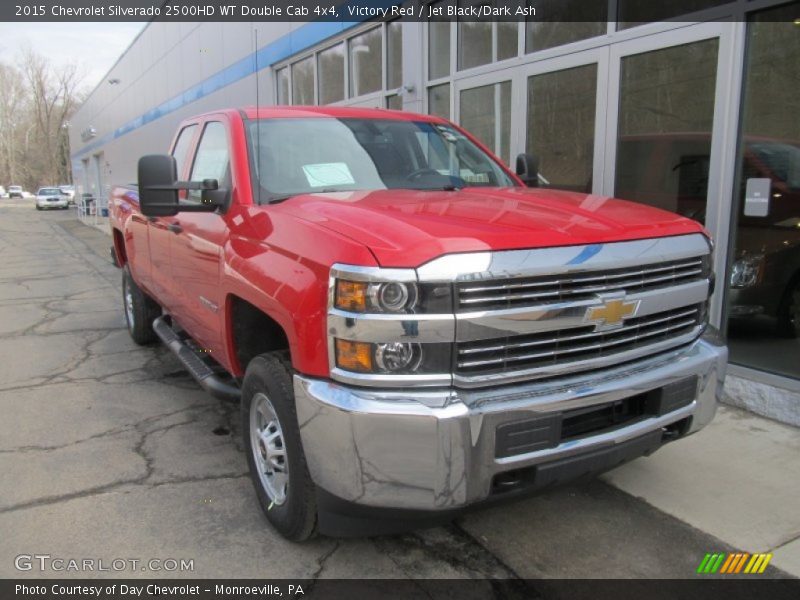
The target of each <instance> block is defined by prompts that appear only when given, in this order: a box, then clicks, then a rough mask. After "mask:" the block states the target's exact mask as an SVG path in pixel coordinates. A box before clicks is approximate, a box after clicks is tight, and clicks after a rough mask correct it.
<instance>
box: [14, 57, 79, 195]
mask: <svg viewBox="0 0 800 600" xmlns="http://www.w3.org/2000/svg"><path fill="white" fill-rule="evenodd" d="M21 56H22V72H23V74H24V77H25V82H26V84H27V87H28V91H29V93H30V95H31V104H32V106H31V109H32V112H33V116H34V123H35V126H36V142H37V144H39V149H38V152H37V153H36V154H37V158H39V161H37V162H38V163H39V164H38V165H37V166H38V169H37V170H38V171H39V173H41V176H42V177H43V178H44V182H46V183H53V184H55V183H58V182H59V181H67V180H68V179H69V176H70V164H69V156H68V153H66V156H65V152H64V148H65V147H66V144H67V142H66V138H67V132H66V123H67V119H68V118H69V116H70V115H71V114H72V112H73V111H74V110H75V107H76V91H77V87H78V84H79V83H80V79H81V78H80V76H79V74H78V68H77V67H76V66H75V65H74V64H72V65H65V66H63V67H61V68H59V69H55V68H53V67H52V65H50V64H49V63H48V62H47V61H46V60H45V59H44V58H43V57H42V56H41V55H39V54H37V53H36V52H34V51H33V50H32V49H31V48H30V47H28V48H24V49H23V50H22V55H21Z"/></svg>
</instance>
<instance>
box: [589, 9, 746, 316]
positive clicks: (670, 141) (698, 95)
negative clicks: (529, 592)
mask: <svg viewBox="0 0 800 600" xmlns="http://www.w3.org/2000/svg"><path fill="white" fill-rule="evenodd" d="M731 37H732V29H731V28H729V27H728V28H726V27H724V24H721V23H702V24H698V25H690V26H687V27H685V28H682V29H678V30H673V31H669V32H666V33H663V34H659V35H653V36H647V37H644V38H639V39H635V40H631V41H627V42H622V43H619V44H615V45H613V46H612V47H611V55H610V64H609V71H610V72H609V85H608V90H609V97H608V106H609V110H608V120H607V125H606V126H607V135H606V140H605V144H606V147H605V167H604V174H605V177H604V186H603V187H604V189H603V193H605V194H607V195H610V196H615V197H618V198H623V199H626V200H633V201H635V202H641V203H644V204H649V205H651V206H655V207H658V208H662V209H665V210H669V211H672V212H676V213H678V214H681V215H683V216H686V217H689V218H692V219H695V220H696V221H699V222H700V223H703V224H704V225H705V226H706V228H707V229H708V230H709V231H710V232H711V234H712V236H713V237H714V239H715V241H716V243H717V245H718V246H721V247H725V245H726V244H727V239H728V237H727V236H728V223H729V214H730V198H729V197H724V194H723V185H722V181H723V180H724V178H730V177H732V173H725V172H724V168H725V165H724V160H723V151H724V148H725V147H726V145H730V144H732V143H734V141H733V139H732V137H731V134H730V132H728V131H726V130H725V123H726V121H727V118H728V114H727V111H728V110H729V109H730V106H729V104H730V103H729V102H728V101H727V98H728V96H727V90H728V89H729V87H730V80H729V79H728V76H727V73H729V72H730V71H731V68H732V64H731V63H732V61H733V60H734V59H733V52H732V49H731V46H732V40H731ZM724 259H725V257H724V252H717V253H716V257H715V260H716V264H715V269H716V272H717V273H724V272H725V261H724ZM721 311H722V294H720V293H717V294H715V297H714V299H713V301H712V312H711V316H712V322H713V323H714V324H715V325H719V323H720V320H721Z"/></svg>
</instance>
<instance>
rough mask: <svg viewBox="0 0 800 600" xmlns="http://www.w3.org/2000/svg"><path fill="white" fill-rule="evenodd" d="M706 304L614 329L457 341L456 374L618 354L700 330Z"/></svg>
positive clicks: (570, 330) (534, 365)
mask: <svg viewBox="0 0 800 600" xmlns="http://www.w3.org/2000/svg"><path fill="white" fill-rule="evenodd" d="M704 320H705V307H704V305H702V304H700V305H695V306H685V307H682V308H677V309H673V310H668V311H663V312H660V313H654V314H651V315H647V316H644V317H637V318H633V319H628V320H627V321H625V323H624V325H623V326H622V327H620V328H618V329H615V330H612V331H603V332H597V331H595V330H594V329H595V328H594V326H593V325H589V326H585V327H573V328H570V329H560V330H554V331H546V332H541V333H536V334H532V335H521V336H509V337H506V338H501V339H497V338H496V339H492V340H481V341H475V342H460V343H458V344H456V350H457V352H456V372H457V373H458V374H460V375H464V376H474V375H485V374H496V373H505V372H511V371H520V370H526V369H535V368H541V367H548V366H553V365H562V364H566V363H570V362H577V361H585V360H591V359H597V358H603V357H607V356H612V355H614V354H617V353H621V352H625V351H628V350H633V349H636V348H641V347H646V346H650V345H652V344H656V343H657V342H660V341H664V340H671V339H676V338H679V337H681V336H684V335H687V334H690V333H692V332H694V331H696V330H697V329H698V328H699V327H700V325H701V324H702V322H703V321H704Z"/></svg>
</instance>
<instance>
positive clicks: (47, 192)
mask: <svg viewBox="0 0 800 600" xmlns="http://www.w3.org/2000/svg"><path fill="white" fill-rule="evenodd" d="M60 194H61V190H59V189H58V188H41V189H40V190H39V191H38V195H39V196H58V195H60Z"/></svg>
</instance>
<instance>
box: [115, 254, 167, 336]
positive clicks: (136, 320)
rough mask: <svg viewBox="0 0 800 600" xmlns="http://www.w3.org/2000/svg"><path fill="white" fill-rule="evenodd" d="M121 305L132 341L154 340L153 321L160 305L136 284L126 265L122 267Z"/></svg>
mask: <svg viewBox="0 0 800 600" xmlns="http://www.w3.org/2000/svg"><path fill="white" fill-rule="evenodd" d="M122 305H123V307H124V308H125V322H126V323H127V324H128V333H130V334H131V337H132V338H133V341H134V342H136V343H137V344H139V345H140V346H144V345H145V344H150V343H152V342H154V341H156V339H157V336H156V332H155V331H153V321H154V320H155V319H156V317H158V316H159V315H160V314H161V307H160V306H159V305H158V304H156V303H155V302H154V301H153V300H152V299H151V298H150V297H149V296H148V295H147V294H145V293H144V292H143V291H142V290H141V288H140V287H139V286H138V285H136V282H135V281H134V280H133V276H132V275H131V268H130V267H129V266H128V265H125V266H124V267H123V269H122Z"/></svg>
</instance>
